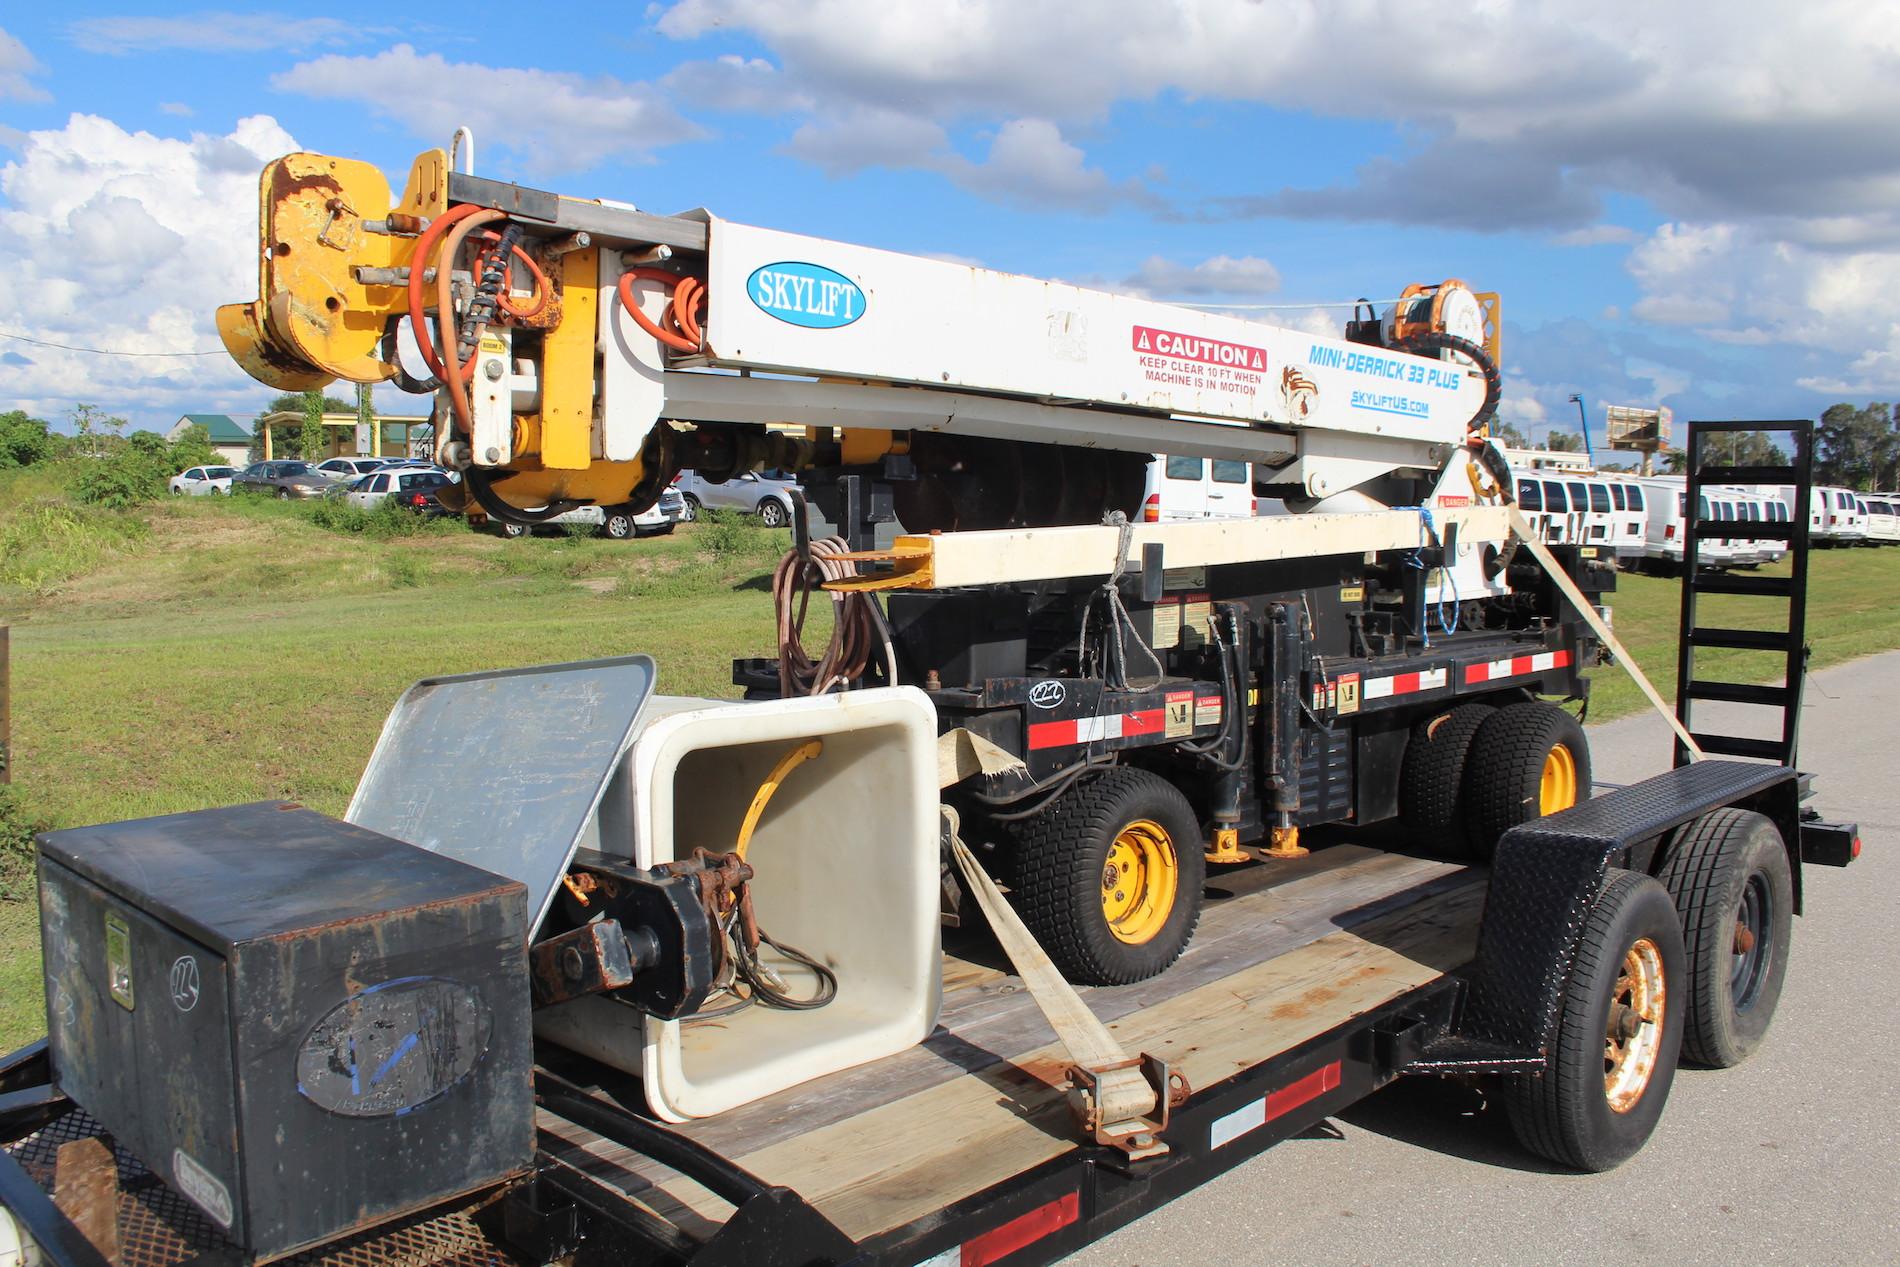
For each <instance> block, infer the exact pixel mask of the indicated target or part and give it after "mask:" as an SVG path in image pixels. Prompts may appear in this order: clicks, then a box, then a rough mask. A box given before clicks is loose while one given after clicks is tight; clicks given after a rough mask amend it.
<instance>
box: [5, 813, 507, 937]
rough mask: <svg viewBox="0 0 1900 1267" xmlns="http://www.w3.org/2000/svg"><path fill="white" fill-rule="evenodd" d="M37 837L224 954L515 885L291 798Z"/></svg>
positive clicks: (48, 849) (60, 857) (57, 855)
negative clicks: (244, 945)
mask: <svg viewBox="0 0 1900 1267" xmlns="http://www.w3.org/2000/svg"><path fill="white" fill-rule="evenodd" d="M39 842H40V852H41V853H42V854H43V855H44V857H45V858H46V859H47V861H49V862H52V863H57V864H59V865H61V866H64V867H66V868H68V869H70V870H72V871H75V872H77V873H78V874H80V875H81V876H84V877H85V878H86V879H88V880H90V881H92V882H93V883H94V884H97V885H98V886H99V887H100V888H102V889H105V890H106V891H107V892H108V893H111V894H113V895H114V896H116V897H118V898H120V899H122V900H123V901H125V902H127V903H128V904H130V905H132V906H134V907H136V908H138V909H139V910H142V911H145V912H146V913H147V914H149V915H153V916H155V917H157V918H159V919H160V920H161V921H162V922H163V923H166V924H169V925H170V926H172V927H174V928H176V929H178V930H179V931H180V932H182V933H185V934H186V935H187V936H189V937H191V938H193V939H194V940H196V941H198V942H199V943H200V944H202V945H204V946H205V947H207V948H208V949H213V950H218V951H221V952H228V951H229V950H230V949H231V948H232V947H234V946H237V945H240V944H242V943H245V942H250V941H257V940H261V939H265V938H270V937H276V936H281V935H290V934H296V933H302V932H307V931H309V930H310V929H311V928H314V927H318V926H321V925H328V924H335V923H340V922H343V921H345V920H350V919H356V918H362V917H375V916H380V915H384V914H386V913H388V912H390V911H400V910H407V909H411V908H414V907H420V906H430V905H435V904H438V903H442V902H453V901H458V900H465V899H468V898H471V897H478V896H485V895H488V894H493V893H497V892H502V891H506V890H509V889H512V888H514V887H515V885H514V884H513V883H512V882H511V881H509V880H508V879H505V878H504V877H502V876H498V875H495V874H493V873H491V872H488V871H485V870H479V869H477V868H475V867H472V866H468V865H465V864H463V863H461V862H457V861H456V860H454V859H452V858H445V857H440V856H438V855H435V854H431V853H428V852H426V851H424V850H421V849H417V848H415V847H414V846H411V845H407V844H404V843H403V842H402V841H400V840H393V839H391V838H390V837H388V836H386V835H382V834H380V833H378V832H374V831H371V830H369V829H367V828H363V827H356V826H352V825H351V824H349V823H345V822H340V821H338V820H337V819H334V818H331V817H330V816H328V815H327V814H319V813H317V812H316V811H315V810H309V809H305V808H304V807H303V806H301V805H296V804H293V803H290V802H287V801H257V802H254V803H252V804H249V805H232V806H227V807H225V808H223V809H208V810H194V811H192V812H190V813H186V814H166V815H162V816H160V817H157V818H135V819H131V820H129V821H127V822H122V823H102V824H100V825H99V826H97V827H73V828H69V829H67V830H65V831H55V832H48V833H46V834H45V835H43V836H41V837H40V838H39Z"/></svg>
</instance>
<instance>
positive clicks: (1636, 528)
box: [1606, 479, 1649, 565]
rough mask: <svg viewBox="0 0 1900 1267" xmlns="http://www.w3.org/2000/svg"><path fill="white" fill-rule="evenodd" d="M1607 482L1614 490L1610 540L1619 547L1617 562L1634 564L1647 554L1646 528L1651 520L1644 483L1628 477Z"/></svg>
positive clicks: (1611, 492)
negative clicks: (1644, 537)
mask: <svg viewBox="0 0 1900 1267" xmlns="http://www.w3.org/2000/svg"><path fill="white" fill-rule="evenodd" d="M1606 483H1607V484H1608V485H1609V490H1610V542H1611V544H1613V545H1614V546H1615V547H1616V561H1617V562H1618V563H1621V564H1625V565H1633V564H1634V563H1635V561H1636V560H1638V559H1640V558H1642V557H1643V528H1644V525H1645V524H1646V523H1647V522H1648V519H1649V508H1648V505H1647V503H1646V501H1645V499H1644V497H1643V486H1642V485H1641V484H1637V483H1634V482H1632V481H1630V480H1626V479H1611V480H1608V481H1606Z"/></svg>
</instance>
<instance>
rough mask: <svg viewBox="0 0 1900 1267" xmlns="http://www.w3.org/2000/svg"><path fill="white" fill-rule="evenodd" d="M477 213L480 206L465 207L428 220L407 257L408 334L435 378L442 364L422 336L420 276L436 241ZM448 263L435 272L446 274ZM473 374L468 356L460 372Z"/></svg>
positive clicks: (473, 370) (423, 320)
mask: <svg viewBox="0 0 1900 1267" xmlns="http://www.w3.org/2000/svg"><path fill="white" fill-rule="evenodd" d="M480 210H481V208H480V207H477V206H474V205H472V204H465V205H463V206H460V207H454V208H451V209H450V210H448V211H445V212H443V213H442V214H441V215H439V216H437V217H436V218H435V219H433V220H431V221H429V227H428V228H426V229H424V230H423V231H422V234H421V236H419V237H417V238H416V249H415V254H413V255H411V256H410V257H409V333H410V334H411V335H413V336H414V337H415V340H416V350H417V351H419V352H421V353H422V361H423V364H425V365H427V366H428V367H429V372H430V373H431V374H433V375H435V376H436V377H437V378H440V377H442V361H441V358H440V357H438V356H437V355H436V351H435V344H434V343H432V342H430V340H429V339H428V337H427V336H426V335H425V334H424V331H426V330H427V329H428V328H429V327H428V326H427V325H425V324H424V322H425V320H426V318H425V317H424V315H423V311H422V275H423V274H424V273H425V272H427V271H428V268H429V251H430V249H431V248H432V247H434V246H435V244H436V240H437V239H438V238H440V237H441V236H442V235H443V234H444V233H446V232H448V230H449V229H451V228H453V227H454V226H455V225H456V223H458V222H459V221H462V220H466V219H468V217H470V216H472V215H474V214H475V213H476V212H477V211H480ZM451 264H452V262H451V263H445V264H444V265H442V266H440V267H439V268H438V269H437V272H439V273H441V274H444V275H446V274H447V273H448V271H449V268H450V267H451ZM474 372H475V358H474V357H470V358H469V362H468V364H467V365H466V366H464V367H463V369H462V373H463V374H464V375H468V374H472V373H474Z"/></svg>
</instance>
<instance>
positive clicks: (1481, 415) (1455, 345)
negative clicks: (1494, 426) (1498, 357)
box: [1398, 330, 1504, 431]
mask: <svg viewBox="0 0 1900 1267" xmlns="http://www.w3.org/2000/svg"><path fill="white" fill-rule="evenodd" d="M1398 350H1399V351H1401V352H1410V353H1412V354H1414V355H1419V356H1422V355H1424V354H1425V353H1427V352H1456V353H1457V354H1458V355H1460V356H1464V357H1469V358H1470V359H1471V360H1472V361H1473V362H1474V363H1475V364H1476V365H1477V367H1478V369H1479V370H1480V371H1481V372H1483V374H1484V403H1483V404H1482V405H1480V406H1478V412H1477V413H1475V414H1473V415H1471V421H1470V422H1467V423H1466V424H1465V430H1467V431H1476V430H1477V429H1478V428H1480V427H1482V426H1484V425H1485V424H1486V423H1487V422H1490V421H1491V419H1492V417H1493V416H1494V415H1495V414H1496V413H1497V410H1498V401H1500V400H1502V399H1503V398H1504V375H1503V374H1502V373H1501V372H1500V371H1499V370H1498V363H1497V362H1496V361H1495V360H1493V359H1491V354H1490V353H1489V352H1487V351H1485V350H1484V347H1483V345H1481V344H1477V343H1473V342H1472V341H1471V340H1470V339H1461V338H1459V337H1458V336H1457V335H1455V334H1446V333H1445V332H1444V331H1442V330H1429V331H1427V332H1426V333H1424V334H1420V335H1414V336H1413V337H1412V338H1409V339H1406V340H1405V341H1404V342H1402V343H1400V344H1399V345H1398Z"/></svg>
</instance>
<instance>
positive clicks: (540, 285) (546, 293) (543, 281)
mask: <svg viewBox="0 0 1900 1267" xmlns="http://www.w3.org/2000/svg"><path fill="white" fill-rule="evenodd" d="M479 236H480V237H481V238H482V239H483V241H485V242H487V243H488V246H487V247H485V248H484V249H483V250H482V252H481V256H480V257H478V259H477V260H476V264H475V272H476V274H477V275H480V273H481V270H482V260H483V259H485V258H486V257H487V255H488V252H489V251H491V250H493V249H494V246H495V244H497V243H499V242H500V241H501V234H499V233H496V232H495V231H494V230H493V229H483V230H482V231H481V233H480V235H479ZM513 254H514V258H515V259H518V260H520V261H521V262H522V263H523V264H526V265H527V266H528V273H529V275H530V276H532V277H533V278H534V302H533V303H531V304H529V305H528V306H527V307H525V308H522V307H517V306H516V305H515V302H514V298H513V296H511V295H510V294H509V293H508V285H513V283H514V278H513V276H512V273H511V274H510V276H509V278H508V285H504V286H503V287H502V288H501V290H500V291H499V292H498V293H497V294H496V295H495V303H496V305H497V306H498V307H499V308H500V309H501V310H502V311H503V312H505V313H507V314H508V315H509V316H511V317H514V318H516V319H518V320H522V321H526V320H529V319H531V318H534V317H538V316H540V315H541V311H542V309H544V308H546V307H547V306H548V300H550V299H552V298H553V297H554V288H553V287H552V286H550V285H548V275H547V274H546V273H544V272H542V271H541V266H540V265H539V264H537V263H535V260H534V256H532V255H530V254H528V253H527V251H525V250H523V249H522V246H521V244H520V243H519V242H517V243H515V247H514V252H513ZM509 267H510V269H512V268H513V261H510V263H509ZM468 372H469V371H468V370H466V369H464V370H463V371H462V373H463V375H464V376H466V375H467V374H468Z"/></svg>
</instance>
